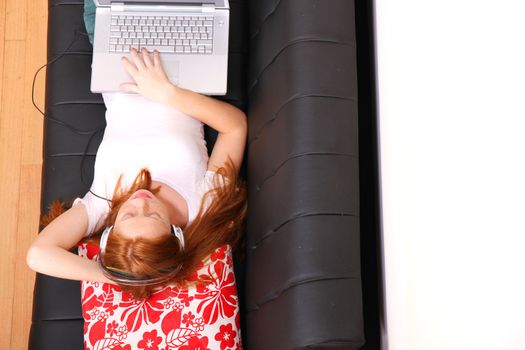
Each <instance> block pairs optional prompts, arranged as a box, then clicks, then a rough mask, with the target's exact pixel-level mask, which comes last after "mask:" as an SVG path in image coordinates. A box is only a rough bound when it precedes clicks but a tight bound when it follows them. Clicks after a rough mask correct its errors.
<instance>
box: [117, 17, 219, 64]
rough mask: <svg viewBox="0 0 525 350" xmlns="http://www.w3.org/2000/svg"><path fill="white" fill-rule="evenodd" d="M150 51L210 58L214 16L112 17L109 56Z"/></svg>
mask: <svg viewBox="0 0 525 350" xmlns="http://www.w3.org/2000/svg"><path fill="white" fill-rule="evenodd" d="M132 47H134V48H135V49H137V50H140V49H141V48H143V47H145V48H146V49H147V50H148V51H150V52H151V51H153V50H157V51H159V52H169V53H176V54H193V55H195V54H197V55H198V54H202V55H206V54H208V55H209V54H211V53H212V51H213V16H129V15H112V16H111V27H110V35H109V51H110V52H129V50H130V49H131V48H132Z"/></svg>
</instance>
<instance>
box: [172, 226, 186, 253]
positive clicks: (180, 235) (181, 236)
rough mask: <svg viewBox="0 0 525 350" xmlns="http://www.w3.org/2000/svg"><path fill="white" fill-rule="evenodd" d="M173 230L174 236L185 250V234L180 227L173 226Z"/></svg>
mask: <svg viewBox="0 0 525 350" xmlns="http://www.w3.org/2000/svg"><path fill="white" fill-rule="evenodd" d="M171 229H172V230H173V234H174V235H175V237H177V238H178V239H179V241H180V245H181V246H182V249H184V233H183V232H182V229H181V228H180V227H179V226H175V225H171Z"/></svg>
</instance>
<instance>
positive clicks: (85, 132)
mask: <svg viewBox="0 0 525 350" xmlns="http://www.w3.org/2000/svg"><path fill="white" fill-rule="evenodd" d="M78 34H81V35H84V36H88V33H85V32H81V31H79V30H77V29H75V31H74V35H73V39H72V40H71V42H70V43H69V45H68V46H67V48H66V49H65V50H64V51H62V52H61V53H60V54H59V55H57V56H56V57H55V58H53V59H52V60H51V61H49V62H47V63H46V64H44V65H43V66H41V67H40V68H38V69H37V71H36V72H35V75H34V77H33V84H32V87H31V102H32V103H33V106H35V108H36V109H37V110H38V111H39V112H40V114H42V115H43V116H44V118H46V119H47V120H50V121H52V122H54V123H56V124H58V125H61V126H63V127H65V128H67V129H69V130H71V131H72V132H74V133H75V134H77V135H89V139H88V142H87V144H86V147H85V149H84V152H83V153H82V159H81V161H80V181H81V182H82V183H83V184H85V183H86V182H85V179H84V172H83V169H84V160H85V158H86V155H87V151H88V149H89V146H90V145H91V142H92V141H93V138H94V137H95V135H97V134H98V133H100V132H102V131H104V129H105V126H104V127H102V128H97V129H92V130H80V129H78V128H76V127H74V126H72V125H70V124H68V123H66V122H64V121H62V120H59V119H56V118H53V117H50V116H48V115H46V113H45V112H43V111H42V110H41V109H40V108H38V106H37V105H36V103H35V81H36V77H37V76H38V73H39V72H40V71H41V70H42V69H43V68H44V67H47V66H48V65H50V64H52V63H54V62H56V61H57V60H58V59H60V58H61V57H63V56H64V54H66V53H68V52H69V51H68V50H69V49H70V48H71V46H73V44H74V43H75V42H76V41H77V39H78V38H79V36H78ZM89 192H90V193H91V194H93V195H94V196H95V197H98V198H100V199H103V200H105V201H108V202H111V200H110V199H107V198H105V197H102V196H99V195H97V194H96V193H94V192H93V191H91V189H90V190H89Z"/></svg>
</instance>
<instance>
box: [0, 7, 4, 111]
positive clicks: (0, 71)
mask: <svg viewBox="0 0 525 350" xmlns="http://www.w3.org/2000/svg"><path fill="white" fill-rule="evenodd" d="M4 36H5V0H0V82H2V81H4V80H3V76H4ZM2 85H3V84H1V83H0V106H2ZM0 108H1V107H0Z"/></svg>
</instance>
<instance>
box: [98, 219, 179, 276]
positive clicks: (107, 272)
mask: <svg viewBox="0 0 525 350" xmlns="http://www.w3.org/2000/svg"><path fill="white" fill-rule="evenodd" d="M112 229H113V226H108V227H106V228H105V229H104V232H103V233H102V236H101V237H100V246H99V247H100V251H99V258H98V262H99V265H100V267H101V268H102V272H103V273H104V276H106V277H107V278H109V279H110V280H112V281H114V282H117V283H119V284H122V285H127V286H146V285H150V284H157V283H161V282H163V281H165V280H167V279H169V278H170V277H171V276H173V275H175V274H176V273H178V272H179V270H180V269H181V268H182V265H179V266H177V268H175V269H174V270H172V271H170V272H168V273H167V274H166V275H165V276H161V277H155V278H147V279H139V278H136V277H134V276H133V274H131V273H129V272H126V271H123V270H120V269H117V268H115V267H112V266H107V265H106V264H105V263H104V261H103V255H104V253H105V252H106V245H107V242H108V237H109V233H110V232H111V230H112ZM171 233H172V234H173V235H174V236H175V237H177V238H178V239H179V242H180V245H181V248H182V250H184V234H183V232H182V229H181V228H180V227H178V226H175V225H171Z"/></svg>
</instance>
